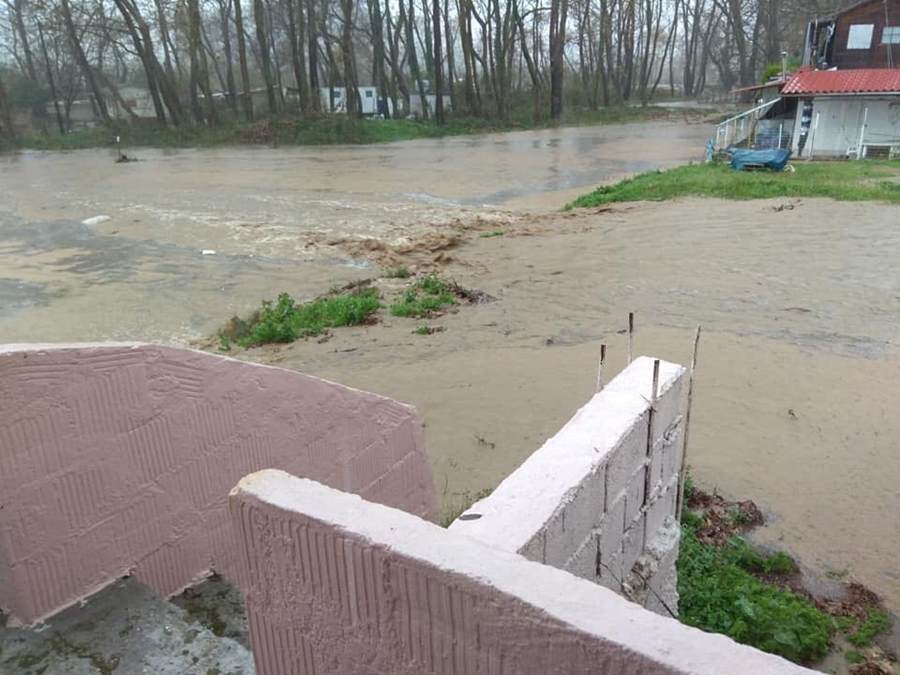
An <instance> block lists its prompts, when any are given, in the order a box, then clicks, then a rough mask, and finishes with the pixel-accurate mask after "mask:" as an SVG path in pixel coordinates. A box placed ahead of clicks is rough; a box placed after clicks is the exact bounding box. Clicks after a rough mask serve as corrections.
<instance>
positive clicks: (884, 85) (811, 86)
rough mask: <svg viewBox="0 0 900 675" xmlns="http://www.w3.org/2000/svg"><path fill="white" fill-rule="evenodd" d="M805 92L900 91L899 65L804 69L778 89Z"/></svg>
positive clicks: (890, 92)
mask: <svg viewBox="0 0 900 675" xmlns="http://www.w3.org/2000/svg"><path fill="white" fill-rule="evenodd" d="M781 93H782V94H783V95H785V96H803V95H808V94H892V93H897V94H900V68H860V69H858V70H808V71H803V72H800V73H797V74H796V75H794V76H793V77H792V78H791V79H790V81H789V82H788V83H787V84H786V85H785V87H784V89H783V90H782V92H781Z"/></svg>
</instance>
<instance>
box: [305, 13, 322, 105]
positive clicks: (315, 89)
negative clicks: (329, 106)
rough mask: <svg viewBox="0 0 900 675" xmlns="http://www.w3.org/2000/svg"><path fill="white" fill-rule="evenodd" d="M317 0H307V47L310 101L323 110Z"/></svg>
mask: <svg viewBox="0 0 900 675" xmlns="http://www.w3.org/2000/svg"><path fill="white" fill-rule="evenodd" d="M315 3H316V0H307V5H306V28H307V31H308V39H307V48H308V49H309V90H310V103H312V109H313V110H314V111H317V112H318V111H321V109H322V96H321V93H320V89H321V87H320V86H319V33H318V25H319V24H318V23H317V22H316V4H315Z"/></svg>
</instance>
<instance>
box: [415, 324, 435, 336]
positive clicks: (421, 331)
mask: <svg viewBox="0 0 900 675" xmlns="http://www.w3.org/2000/svg"><path fill="white" fill-rule="evenodd" d="M432 332H433V331H432V330H431V327H430V326H419V327H418V328H416V329H415V330H414V331H413V333H415V334H416V335H431V333H432Z"/></svg>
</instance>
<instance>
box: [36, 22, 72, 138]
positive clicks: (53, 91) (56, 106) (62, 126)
mask: <svg viewBox="0 0 900 675" xmlns="http://www.w3.org/2000/svg"><path fill="white" fill-rule="evenodd" d="M37 29H38V38H39V40H40V43H41V52H42V53H43V55H44V65H45V66H46V67H47V83H48V84H49V85H50V96H52V97H53V109H54V110H55V111H56V124H57V125H58V126H59V133H61V134H63V135H65V133H66V125H65V123H64V122H63V116H62V110H60V108H59V94H58V93H57V92H56V83H55V82H54V81H53V68H52V67H51V66H50V56H49V55H48V54H47V43H46V42H45V41H44V28H43V26H41V22H40V21H38V25H37Z"/></svg>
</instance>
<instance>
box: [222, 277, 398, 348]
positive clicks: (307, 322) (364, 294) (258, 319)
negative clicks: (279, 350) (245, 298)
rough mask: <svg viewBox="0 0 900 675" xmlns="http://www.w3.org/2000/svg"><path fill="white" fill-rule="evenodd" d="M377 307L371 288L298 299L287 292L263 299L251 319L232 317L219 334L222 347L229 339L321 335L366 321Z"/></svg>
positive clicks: (246, 341) (246, 343) (253, 341)
mask: <svg viewBox="0 0 900 675" xmlns="http://www.w3.org/2000/svg"><path fill="white" fill-rule="evenodd" d="M380 307H381V301H380V300H379V297H378V292H377V291H376V290H375V289H372V288H364V289H358V290H354V291H352V292H349V293H343V294H341V295H336V296H330V297H323V298H319V299H317V300H313V301H312V302H306V303H298V302H297V301H296V300H295V299H294V298H293V297H291V296H290V294H288V293H282V294H281V295H279V296H278V300H277V301H275V302H272V301H265V302H263V304H262V308H261V309H260V310H259V311H258V312H256V313H255V314H254V315H253V316H252V317H251V319H249V320H247V321H243V320H240V319H237V320H235V319H232V321H231V322H230V323H229V329H230V331H229V332H230V334H228V333H226V332H225V331H223V332H222V333H220V334H219V338H220V342H221V343H222V346H223V348H225V347H228V346H230V342H231V341H232V340H233V341H234V342H236V343H237V344H238V345H240V346H241V347H254V346H257V345H263V344H269V343H273V342H282V343H283V342H293V341H294V340H298V339H299V338H304V337H315V336H317V335H321V334H322V333H324V332H325V331H326V330H328V329H329V328H337V327H340V326H359V325H361V324H364V323H367V322H368V321H369V320H370V317H371V316H372V314H374V313H375V312H377V311H378V309H379V308H380Z"/></svg>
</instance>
